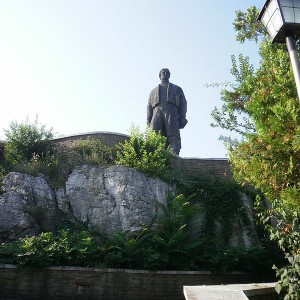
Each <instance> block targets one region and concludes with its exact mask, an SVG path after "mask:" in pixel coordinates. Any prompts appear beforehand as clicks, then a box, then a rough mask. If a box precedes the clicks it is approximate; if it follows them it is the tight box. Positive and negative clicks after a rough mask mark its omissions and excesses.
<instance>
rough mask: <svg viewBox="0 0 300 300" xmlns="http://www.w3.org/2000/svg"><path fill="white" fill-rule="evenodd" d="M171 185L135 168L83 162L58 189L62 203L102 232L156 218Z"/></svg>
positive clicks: (133, 226) (138, 225) (126, 228)
mask: <svg viewBox="0 0 300 300" xmlns="http://www.w3.org/2000/svg"><path fill="white" fill-rule="evenodd" d="M171 190H172V188H171V186H169V185H168V184H166V183H164V182H163V181H161V180H159V179H157V178H155V179H153V178H150V177H148V176H146V175H145V174H143V173H141V172H139V171H137V170H135V169H131V168H124V167H121V166H112V167H109V168H105V169H103V168H96V167H90V166H83V167H80V168H76V169H75V170H74V172H73V173H72V174H71V175H70V177H69V179H68V181H67V183H66V187H65V189H64V190H62V189H61V190H59V191H58V193H57V201H58V206H59V208H60V209H61V210H63V211H64V212H65V213H67V214H69V215H73V216H74V217H75V218H76V219H77V220H80V221H81V222H83V223H85V224H87V225H88V226H89V227H91V228H94V229H96V230H98V231H101V232H106V233H113V232H117V231H124V232H132V231H136V230H140V229H141V228H143V227H144V226H145V225H150V224H152V223H153V222H154V219H155V216H156V212H157V207H158V202H160V203H165V201H166V197H167V193H168V192H170V191H171Z"/></svg>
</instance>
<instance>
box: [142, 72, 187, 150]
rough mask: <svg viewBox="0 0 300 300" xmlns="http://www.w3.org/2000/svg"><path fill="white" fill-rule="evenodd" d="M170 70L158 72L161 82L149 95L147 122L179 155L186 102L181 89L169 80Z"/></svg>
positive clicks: (185, 120) (184, 122)
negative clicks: (165, 138)
mask: <svg viewBox="0 0 300 300" xmlns="http://www.w3.org/2000/svg"><path fill="white" fill-rule="evenodd" d="M170 75H171V73H170V71H169V70H168V69H162V70H161V71H160V72H159V78H160V80H161V83H160V84H159V85H158V86H157V87H156V88H154V89H153V90H152V91H151V93H150V96H149V101H148V107H147V124H148V125H150V127H151V128H152V129H153V130H155V131H156V132H159V131H160V133H161V134H162V135H164V136H166V137H167V143H168V145H169V146H170V148H171V149H172V151H173V153H174V154H176V155H179V151H180V149H181V139H180V132H179V129H182V128H184V127H185V125H186V124H187V122H188V121H187V119H186V111H187V103H186V100H185V97H184V94H183V91H182V89H181V88H180V87H179V86H177V85H175V84H172V83H170V82H169V78H170Z"/></svg>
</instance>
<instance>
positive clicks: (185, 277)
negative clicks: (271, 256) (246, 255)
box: [0, 265, 272, 300]
mask: <svg viewBox="0 0 300 300" xmlns="http://www.w3.org/2000/svg"><path fill="white" fill-rule="evenodd" d="M261 280H262V278H258V277H257V276H254V275H252V274H244V273H230V274H212V273H210V272H191V271H156V272H151V271H141V270H124V269H123V270H117V269H94V268H79V267H51V268H47V269H44V270H37V269H35V270H34V269H21V268H20V269H19V268H16V267H15V266H13V265H0V299H2V300H3V299H7V300H8V299H9V300H11V299H19V300H21V299H22V300H27V299H28V300H29V299H30V300H40V299H43V300H50V299H51V300H56V299H63V300H71V299H72V300H73V299H77V300H81V299H82V300H83V299H89V300H94V299H95V300H96V299H97V300H99V299H104V300H116V299H118V300H170V299H172V300H184V295H183V286H192V285H211V284H214V285H216V284H230V283H253V282H260V281H261ZM271 280H272V279H271Z"/></svg>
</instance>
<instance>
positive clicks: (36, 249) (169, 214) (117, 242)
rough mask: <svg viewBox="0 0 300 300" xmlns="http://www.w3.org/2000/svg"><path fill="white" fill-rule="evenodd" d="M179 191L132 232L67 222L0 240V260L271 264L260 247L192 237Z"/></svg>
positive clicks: (170, 266)
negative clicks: (31, 234)
mask: <svg viewBox="0 0 300 300" xmlns="http://www.w3.org/2000/svg"><path fill="white" fill-rule="evenodd" d="M190 200H191V199H186V198H185V197H184V196H183V195H180V196H177V197H169V198H168V206H166V207H161V208H162V210H161V212H160V215H159V218H158V220H157V223H156V225H155V226H153V227H151V228H145V229H143V230H142V231H141V232H137V233H135V234H133V235H126V234H124V233H118V234H114V235H111V236H105V235H101V234H99V233H95V232H91V231H88V230H78V229H75V228H74V226H73V225H70V224H69V225H67V226H66V225H65V226H64V228H60V229H59V230H58V231H57V232H54V233H53V232H45V233H42V234H40V235H38V236H35V237H26V238H22V239H19V240H18V241H15V242H12V243H7V244H2V245H0V263H12V264H17V265H20V266H30V267H46V266H58V265H76V266H90V267H92V266H95V267H112V268H136V269H147V270H211V271H213V272H229V271H245V272H261V273H262V272H265V270H266V269H269V270H270V269H271V261H270V259H268V252H267V251H266V250H265V249H264V248H261V247H259V248H255V247H254V248H250V249H247V250H246V249H244V248H243V249H239V248H233V247H225V246H223V247H222V248H221V247H216V246H215V245H214V244H213V243H210V242H209V241H207V240H200V241H193V240H191V239H190V237H189V233H190V230H191V229H192V227H191V226H187V223H188V222H189V220H191V218H192V217H193V216H194V215H195V213H197V211H198V209H199V207H197V206H194V205H192V204H191V202H190Z"/></svg>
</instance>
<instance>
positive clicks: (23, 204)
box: [0, 172, 57, 241]
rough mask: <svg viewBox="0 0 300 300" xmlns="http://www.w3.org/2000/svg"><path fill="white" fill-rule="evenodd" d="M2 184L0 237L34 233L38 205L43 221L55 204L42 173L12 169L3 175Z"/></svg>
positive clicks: (0, 239)
mask: <svg viewBox="0 0 300 300" xmlns="http://www.w3.org/2000/svg"><path fill="white" fill-rule="evenodd" d="M2 188H3V190H4V194H3V195H0V241H3V240H6V239H9V240H11V239H16V238H18V237H19V236H23V235H26V234H29V235H32V234H36V233H38V232H39V231H40V225H41V224H39V221H40V220H38V219H39V218H38V215H39V209H43V214H44V216H43V218H44V221H45V220H46V219H47V217H50V216H51V215H52V212H54V211H55V210H56V208H57V204H56V201H55V193H54V191H53V190H52V189H51V187H50V186H49V185H48V183H47V181H46V180H45V179H44V178H42V177H33V176H30V175H26V174H20V173H15V172H12V173H9V174H8V175H7V176H5V177H4V180H3V187H2ZM40 212H41V211H40ZM34 216H36V217H37V218H34ZM49 229H51V228H49Z"/></svg>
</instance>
